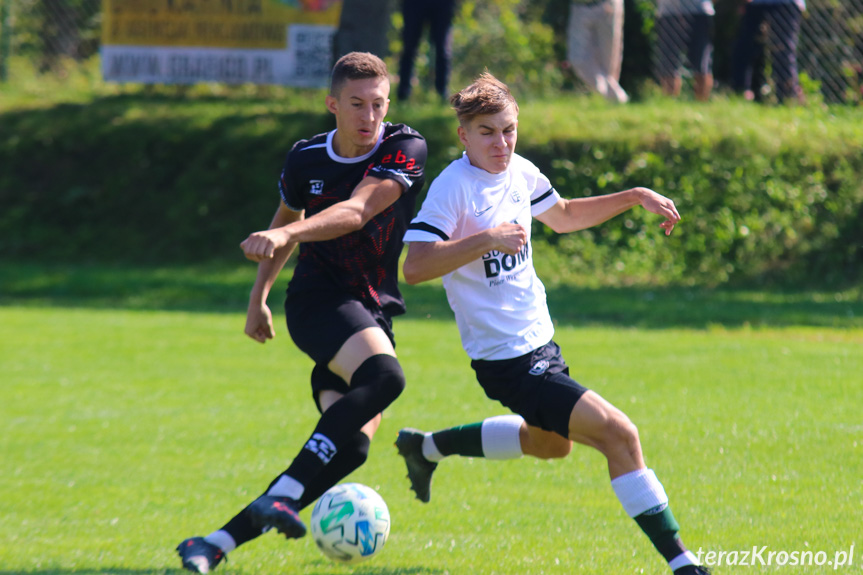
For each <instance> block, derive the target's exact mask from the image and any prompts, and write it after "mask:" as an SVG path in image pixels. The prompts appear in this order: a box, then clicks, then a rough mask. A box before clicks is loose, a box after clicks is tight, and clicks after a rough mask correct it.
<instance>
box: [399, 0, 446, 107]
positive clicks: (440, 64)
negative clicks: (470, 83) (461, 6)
mask: <svg viewBox="0 0 863 575" xmlns="http://www.w3.org/2000/svg"><path fill="white" fill-rule="evenodd" d="M402 16H403V17H404V27H403V28H402V45H403V48H402V55H401V60H400V61H399V87H398V93H397V94H398V98H399V100H407V99H408V98H410V95H411V82H412V80H413V74H414V60H415V59H416V56H417V48H419V44H420V38H421V37H422V33H423V28H424V26H425V24H426V22H428V24H429V39H430V41H431V44H432V45H433V46H434V68H435V77H434V87H435V91H436V92H437V93H438V95H440V97H441V98H444V99H445V98H447V97H448V96H449V94H447V86H448V85H449V76H450V70H451V69H452V21H453V17H454V16H455V0H402Z"/></svg>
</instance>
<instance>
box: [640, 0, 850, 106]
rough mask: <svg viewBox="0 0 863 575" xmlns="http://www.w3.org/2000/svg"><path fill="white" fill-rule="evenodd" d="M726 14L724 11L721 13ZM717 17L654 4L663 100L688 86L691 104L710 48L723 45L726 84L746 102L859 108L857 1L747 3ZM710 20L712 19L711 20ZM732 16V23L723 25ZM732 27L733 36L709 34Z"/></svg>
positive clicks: (666, 2)
mask: <svg viewBox="0 0 863 575" xmlns="http://www.w3.org/2000/svg"><path fill="white" fill-rule="evenodd" d="M722 8H724V9H725V10H728V8H729V6H728V4H724V5H723V6H722ZM731 8H732V10H733V14H730V15H729V14H727V13H726V14H723V13H721V12H720V3H719V2H717V4H716V6H715V7H714V5H713V3H712V2H710V1H709V0H657V2H656V14H657V17H656V20H655V27H654V31H653V33H652V37H653V39H654V41H653V68H654V75H655V77H656V78H657V80H658V81H659V82H660V84H662V86H663V89H664V91H665V92H666V93H669V94H672V93H676V92H677V91H679V90H680V85H681V83H682V80H683V79H684V78H690V79H691V81H692V84H693V89H694V91H695V94H696V96H699V95H700V92H701V90H703V87H704V83H705V82H707V83H709V82H710V80H711V79H712V75H713V74H712V72H713V62H712V60H711V50H710V43H709V41H710V40H712V39H714V38H717V39H719V41H724V42H725V44H724V45H719V46H717V48H720V49H722V50H723V51H722V54H723V55H724V56H725V57H726V59H727V60H728V62H726V64H728V65H727V68H728V69H729V70H730V72H729V73H728V80H729V83H730V85H731V87H732V88H733V89H734V90H735V91H737V92H739V93H741V94H744V95H745V96H746V97H747V98H750V99H757V100H765V101H779V102H782V101H787V100H803V99H804V98H805V96H806V95H807V94H813V93H820V94H821V95H822V96H823V98H824V99H825V100H826V101H828V102H831V103H837V102H853V103H859V102H860V101H861V96H863V93H861V79H863V78H861V77H862V76H863V0H808V2H807V3H806V4H804V3H803V0H754V1H752V2H741V3H739V4H737V5H732V6H731ZM714 15H715V16H714ZM729 16H731V18H729ZM732 18H733V23H734V25H735V26H734V27H735V29H734V31H733V34H728V30H721V31H720V32H724V34H717V33H716V32H717V31H716V29H715V26H717V25H724V26H727V25H728V23H729V21H732Z"/></svg>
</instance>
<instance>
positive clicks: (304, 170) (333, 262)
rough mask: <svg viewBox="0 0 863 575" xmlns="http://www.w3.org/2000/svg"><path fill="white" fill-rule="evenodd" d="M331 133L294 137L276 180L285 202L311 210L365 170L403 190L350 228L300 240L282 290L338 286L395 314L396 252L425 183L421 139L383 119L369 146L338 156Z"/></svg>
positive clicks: (344, 194)
mask: <svg viewBox="0 0 863 575" xmlns="http://www.w3.org/2000/svg"><path fill="white" fill-rule="evenodd" d="M334 134H335V132H334V131H333V132H329V133H325V134H318V135H317V136H314V137H313V138H311V139H309V140H300V141H299V142H297V143H296V144H294V147H293V148H292V149H291V151H290V152H289V153H288V157H287V158H286V159H285V166H284V168H283V170H282V175H281V178H280V179H279V192H280V193H281V195H282V200H283V201H284V202H285V205H287V206H288V207H289V208H291V209H292V210H296V211H300V210H305V211H306V214H305V215H306V217H310V216H313V215H315V214H316V213H318V212H320V211H321V210H324V209H326V208H328V207H330V206H332V205H333V204H336V203H338V202H341V201H344V200H347V199H348V198H350V197H351V194H352V193H353V191H354V188H356V187H357V185H358V184H359V183H360V182H361V181H362V180H363V178H365V177H366V176H373V177H376V178H381V179H391V180H396V181H397V182H399V183H400V184H401V185H402V187H403V188H404V192H403V193H402V196H401V198H399V199H398V200H397V201H396V202H395V203H394V204H392V205H391V206H389V207H388V208H386V209H385V210H383V211H382V212H381V213H380V214H378V215H376V216H375V217H374V218H372V219H371V221H369V222H368V223H367V224H366V225H365V226H364V227H363V228H362V229H360V230H357V231H356V232H351V233H349V234H346V235H344V236H341V237H338V238H335V239H332V240H327V241H320V242H305V243H301V244H300V248H299V249H300V253H299V259H298V261H297V265H296V268H295V269H294V276H293V278H292V279H291V282H290V284H289V286H288V293H289V294H290V293H293V292H299V291H306V290H314V291H318V292H321V293H326V292H332V291H333V290H337V291H340V292H347V293H348V294H349V295H351V296H352V297H355V298H357V299H359V300H360V301H361V302H363V303H364V304H365V305H366V306H368V307H370V308H372V309H374V308H378V309H381V310H383V311H384V313H386V314H387V315H388V316H394V315H398V314H402V313H404V311H405V304H404V299H403V298H402V295H401V292H400V291H399V288H398V265H399V255H400V254H401V251H402V246H403V242H402V238H403V237H404V233H405V230H406V228H407V223H408V222H409V221H410V219H411V218H412V217H413V215H414V206H415V204H416V196H417V194H418V193H419V191H420V190H421V189H422V186H423V183H424V182H425V161H426V142H425V139H424V138H423V137H422V136H421V135H420V134H419V133H418V132H416V131H414V130H413V129H411V128H410V127H408V126H406V125H404V124H395V125H394V124H390V123H384V124H383V130H382V134H381V137H380V139H379V140H378V143H377V144H376V145H375V147H374V149H373V150H372V151H371V152H369V153H368V154H365V155H363V156H360V157H356V158H342V157H340V156H338V155H336V153H335V152H334V151H333V147H332V140H333V135H334Z"/></svg>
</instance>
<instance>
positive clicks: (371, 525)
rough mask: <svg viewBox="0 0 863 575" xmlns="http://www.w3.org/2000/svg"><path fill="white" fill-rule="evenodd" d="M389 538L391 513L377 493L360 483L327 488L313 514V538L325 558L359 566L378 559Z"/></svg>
mask: <svg viewBox="0 0 863 575" xmlns="http://www.w3.org/2000/svg"><path fill="white" fill-rule="evenodd" d="M389 534H390V512H389V509H387V504H386V503H385V502H384V500H383V498H382V497H381V496H380V495H378V493H377V491H375V490H374V489H372V488H371V487H367V486H365V485H362V484H360V483H342V484H341V485H336V486H335V487H332V488H330V489H329V490H328V491H327V492H326V493H324V494H323V495H321V498H320V499H318V502H317V504H316V505H315V508H314V509H313V510H312V537H313V538H314V540H315V543H316V544H317V545H318V548H319V549H320V550H321V551H322V552H323V554H324V555H326V556H327V557H329V558H330V559H333V560H335V561H339V562H342V563H349V564H350V563H359V562H360V561H365V560H366V559H370V558H371V557H374V556H375V555H377V554H378V553H379V552H380V550H381V549H383V546H384V543H386V542H387V537H388V536H389Z"/></svg>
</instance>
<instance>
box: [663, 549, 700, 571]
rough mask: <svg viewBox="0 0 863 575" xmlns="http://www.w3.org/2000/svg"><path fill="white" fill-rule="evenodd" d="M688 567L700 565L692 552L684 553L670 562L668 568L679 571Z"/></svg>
mask: <svg viewBox="0 0 863 575" xmlns="http://www.w3.org/2000/svg"><path fill="white" fill-rule="evenodd" d="M686 565H698V557H696V556H695V553H693V552H692V551H684V552H683V553H681V554H680V555H678V556H677V557H675V558H674V559H672V560H671V561H669V562H668V566H669V567H671V570H672V571H677V570H678V569H680V568H681V567H685V566H686Z"/></svg>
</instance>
